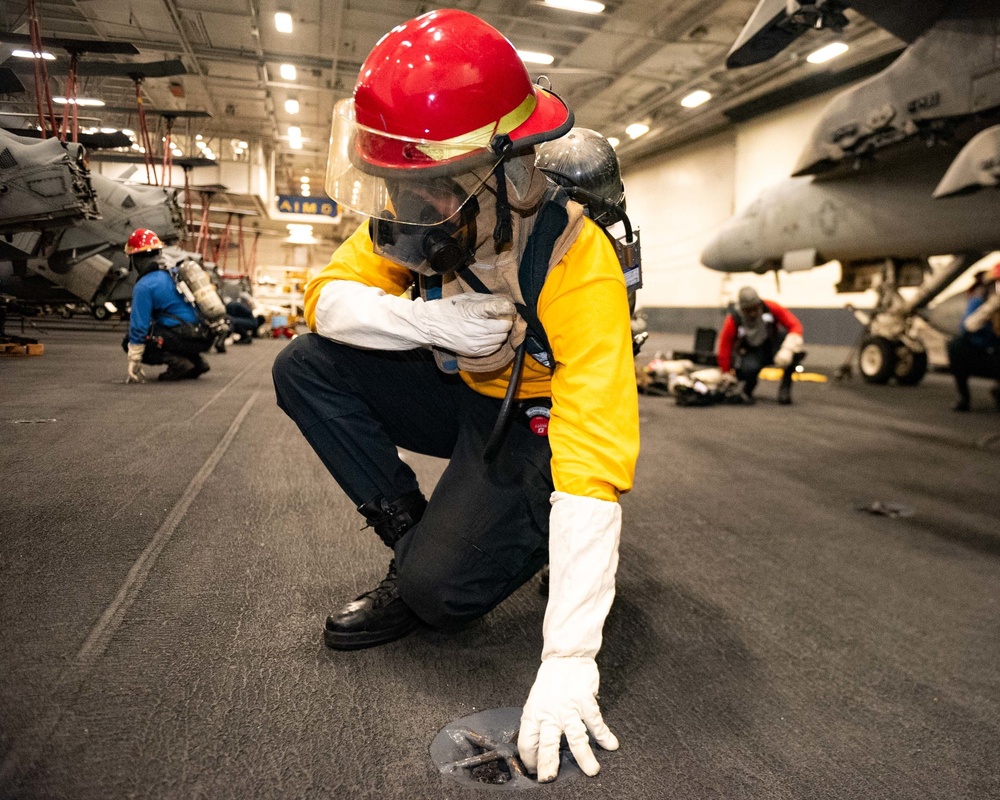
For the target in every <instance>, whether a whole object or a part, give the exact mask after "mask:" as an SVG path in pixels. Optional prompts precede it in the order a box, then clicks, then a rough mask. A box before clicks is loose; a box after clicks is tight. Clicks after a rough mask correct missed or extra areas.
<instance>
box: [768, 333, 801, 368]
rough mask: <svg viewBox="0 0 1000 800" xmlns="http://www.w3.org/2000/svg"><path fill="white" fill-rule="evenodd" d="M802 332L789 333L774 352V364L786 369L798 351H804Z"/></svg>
mask: <svg viewBox="0 0 1000 800" xmlns="http://www.w3.org/2000/svg"><path fill="white" fill-rule="evenodd" d="M802 344H803V341H802V334H800V333H789V334H787V335H786V336H785V338H784V339H783V340H782V342H781V347H780V348H779V349H778V352H777V353H775V354H774V365H775V366H776V367H781V368H782V369H784V368H785V367H788V366H790V365H791V363H792V360H793V359H794V358H795V354H796V353H801V352H802Z"/></svg>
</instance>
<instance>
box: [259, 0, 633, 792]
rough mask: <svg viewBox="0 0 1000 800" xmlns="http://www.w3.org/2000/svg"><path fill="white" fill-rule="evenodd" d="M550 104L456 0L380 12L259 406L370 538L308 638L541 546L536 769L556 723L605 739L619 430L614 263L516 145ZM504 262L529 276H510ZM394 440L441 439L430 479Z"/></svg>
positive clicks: (479, 590) (542, 134) (625, 412)
mask: <svg viewBox="0 0 1000 800" xmlns="http://www.w3.org/2000/svg"><path fill="white" fill-rule="evenodd" d="M572 124H573V115H572V113H571V112H570V111H569V110H568V109H567V108H566V106H565V105H564V104H563V102H562V101H561V100H560V99H559V98H558V97H557V96H556V95H554V94H552V93H551V92H550V91H547V90H546V89H543V88H542V87H540V86H537V85H534V84H533V83H532V82H531V80H530V79H529V77H528V74H527V72H526V70H525V68H524V65H523V64H522V62H521V60H520V59H519V57H518V56H517V53H516V51H515V49H514V47H513V45H512V44H511V43H510V42H509V41H507V40H506V39H505V38H504V37H503V36H502V35H501V34H500V33H499V32H498V31H496V30H495V29H494V28H492V27H490V26H489V25H487V24H486V23H485V22H483V21H482V20H480V19H478V18H476V17H475V16H472V15H470V14H468V13H465V12H462V11H454V10H447V11H433V12H430V13H427V14H424V15H422V16H420V17H418V18H416V19H414V20H411V21H409V22H407V23H405V24H403V25H400V26H398V27H396V28H394V29H393V30H392V31H390V32H389V33H388V34H386V36H384V37H383V38H382V39H381V40H380V41H379V42H378V44H376V46H375V48H374V49H373V50H372V52H371V54H370V55H369V56H368V58H367V60H366V61H365V62H364V64H363V65H362V67H361V72H360V75H359V78H358V82H357V85H356V87H355V90H354V95H353V97H352V98H349V99H347V100H344V101H341V102H339V103H338V104H337V105H336V107H335V110H334V120H333V128H332V133H331V144H330V157H329V162H328V167H327V181H326V188H327V192H328V193H329V194H330V195H331V197H333V198H334V199H335V200H337V202H339V203H341V204H343V205H344V206H346V207H348V208H350V209H353V210H355V211H358V212H360V213H363V214H364V215H366V216H367V217H368V222H367V223H366V224H364V225H362V226H361V227H360V228H359V229H358V230H357V231H356V232H355V233H354V234H353V235H351V236H350V237H349V238H348V239H347V241H345V242H344V244H343V245H341V246H340V247H339V248H338V249H337V251H336V252H335V253H334V255H333V258H332V260H331V262H330V264H329V265H328V266H327V267H326V268H325V269H324V270H323V271H322V272H321V273H320V274H319V275H318V276H317V277H316V278H314V279H313V280H312V281H311V282H310V284H309V285H308V287H307V289H306V298H305V316H306V319H307V321H308V323H309V325H310V327H311V328H312V330H313V331H314V333H310V334H307V335H304V336H300V337H298V338H297V339H296V340H294V341H293V342H291V343H290V344H289V346H288V347H286V348H285V350H283V351H282V353H281V354H279V356H278V358H277V359H276V361H275V364H274V370H273V374H274V382H275V389H276V394H277V399H278V404H279V406H280V407H281V408H282V409H283V410H285V412H286V413H287V414H288V415H289V416H290V417H291V418H292V419H293V420H294V421H295V422H296V424H297V425H298V426H299V428H300V430H301V431H302V433H303V434H304V436H305V437H306V439H307V440H308V441H309V443H310V445H311V446H312V447H313V449H314V450H315V451H316V453H317V454H318V455H319V457H320V459H321V460H322V461H323V463H324V465H325V466H326V467H327V469H328V470H329V471H330V473H331V474H332V475H333V477H334V478H335V479H336V481H337V482H338V483H339V484H340V486H341V487H342V489H343V490H344V491H345V492H346V493H347V495H348V496H349V497H350V499H351V501H352V502H353V503H354V504H355V505H356V506H357V508H358V510H359V511H360V512H361V514H362V515H363V516H364V517H365V518H366V519H367V521H368V523H369V525H370V526H371V527H372V528H373V529H374V532H375V533H376V534H378V535H379V537H380V538H381V539H382V541H383V542H384V543H385V544H386V545H387V546H388V547H390V548H391V549H392V551H393V553H392V556H393V558H392V560H391V561H390V566H389V571H388V574H387V575H386V577H385V578H384V579H383V580H382V581H381V583H379V584H378V586H377V587H376V588H374V589H372V590H371V591H369V592H366V593H365V594H363V595H361V596H360V597H358V598H357V599H355V600H354V601H352V602H350V603H348V604H347V605H345V606H344V607H343V608H341V609H340V610H339V611H337V612H335V613H334V614H332V615H331V616H330V617H328V618H327V622H326V627H325V631H324V638H325V641H326V644H327V645H328V646H330V647H332V648H335V649H341V650H350V649H356V648H362V647H370V646H374V645H380V644H384V643H387V642H390V641H393V640H395V639H399V638H400V637H402V636H405V635H407V634H409V633H410V632H411V631H414V630H415V629H417V628H419V627H422V626H432V627H435V628H439V629H448V628H451V627H455V626H457V625H461V624H463V623H465V622H467V621H469V620H472V619H475V618H477V617H480V616H482V615H484V614H486V613H487V612H488V611H490V610H491V609H492V608H493V607H495V606H496V605H497V604H499V603H500V602H502V601H503V600H504V599H505V598H506V597H508V596H509V595H510V594H511V593H512V592H513V591H514V590H515V589H517V587H518V586H520V585H521V584H523V583H524V582H525V581H527V580H528V579H529V578H530V577H531V576H532V575H534V574H535V573H536V572H537V571H538V570H539V569H540V568H541V567H542V566H543V565H544V564H545V563H546V562H548V563H549V564H550V583H549V597H548V601H547V602H548V605H547V608H546V612H545V618H544V623H543V639H544V643H543V648H542V653H541V666H540V668H539V669H538V673H537V676H536V679H535V682H534V686H533V687H532V688H531V691H530V693H529V695H528V699H527V702H526V703H525V706H524V711H523V714H522V717H521V728H520V735H519V740H518V747H519V750H520V753H521V756H522V758H523V760H524V762H525V764H526V766H527V767H528V769H529V771H531V772H536V771H537V775H538V778H539V780H541V781H549V780H553V779H554V778H555V777H556V773H557V771H558V769H559V742H560V737H561V736H562V735H563V734H565V735H566V737H567V740H568V742H569V745H570V748H571V750H572V752H573V754H574V756H575V758H576V760H577V762H578V764H579V765H580V767H581V768H582V769H583V771H584V772H585V773H587V774H588V775H594V774H596V773H597V771H598V770H599V769H600V766H599V764H598V762H597V759H596V757H595V756H594V754H593V751H592V750H591V748H590V745H589V743H588V735H587V731H588V729H589V731H590V733H591V734H593V736H594V739H595V740H596V741H597V743H598V744H599V745H600V746H601V747H603V748H604V749H608V750H613V749H615V748H617V747H618V741H617V739H616V738H615V736H614V734H612V733H611V731H610V730H609V729H608V727H607V726H606V725H605V723H604V721H603V719H602V716H601V711H600V709H599V707H598V703H597V692H598V686H599V674H598V669H597V664H596V662H595V656H596V655H597V652H598V650H599V648H600V646H601V638H602V629H603V625H604V620H605V617H606V615H607V613H608V611H609V609H610V607H611V604H612V600H613V598H614V594H615V572H616V568H617V563H618V541H619V535H620V530H621V508H620V506H619V504H618V499H619V496H620V495H621V494H622V493H624V492H627V491H628V490H629V489H630V488H631V486H632V480H633V476H634V470H635V462H636V458H637V456H638V450H639V422H638V401H637V393H636V385H635V378H634V367H633V358H632V335H631V327H630V314H629V304H628V295H627V290H626V284H625V280H624V277H623V273H622V267H621V265H620V264H619V261H618V258H617V257H616V255H615V251H614V248H613V247H612V245H611V244H610V242H609V240H608V238H607V237H606V236H605V235H604V233H603V232H602V231H601V229H600V228H599V227H598V226H597V225H596V224H594V223H593V222H592V221H591V220H589V219H587V218H585V216H584V215H583V210H582V207H581V206H579V205H577V204H576V203H574V202H572V201H569V200H568V198H567V196H566V195H565V193H564V192H563V190H562V189H560V188H559V187H558V186H557V185H556V184H555V183H554V182H552V181H550V180H548V179H547V178H546V177H545V175H544V173H543V172H542V171H541V170H539V169H536V168H535V156H534V152H533V147H534V145H536V144H539V143H541V142H544V141H548V140H551V139H555V138H558V137H560V136H562V135H564V134H565V133H566V132H568V131H569V130H570V128H571V127H572ZM528 268H530V269H528ZM526 269H527V271H531V270H534V274H536V275H539V276H541V278H542V279H543V280H544V282H543V283H542V285H541V291H540V294H538V295H537V297H535V298H534V299H533V300H532V299H529V298H530V297H531V296H532V293H531V292H530V291H529V290H528V284H527V283H526V282H524V281H523V280H522V279H523V278H524V276H525V275H526V274H527V273H526ZM529 322H532V323H534V322H537V323H539V324H540V325H533V327H531V328H529ZM539 327H540V328H543V329H544V336H543V337H541V338H547V343H544V344H547V346H540V343H539V337H538V336H537V335H536V334H537V331H538V329H539ZM532 330H533V331H534V333H532V332H531V331H532ZM398 448H404V449H407V450H411V451H415V452H419V453H424V454H428V455H432V456H437V457H442V458H447V459H449V464H448V466H447V468H446V469H445V470H444V473H443V474H442V476H441V478H440V479H439V480H438V482H437V485H436V487H435V488H434V492H433V494H432V495H431V497H430V498H429V499H426V498H425V496H424V494H423V492H422V491H421V488H420V486H419V485H418V482H417V478H416V476H415V475H414V472H413V470H412V469H411V468H410V467H409V466H408V465H407V464H406V463H405V461H403V460H402V459H401V458H400V457H399V452H398Z"/></svg>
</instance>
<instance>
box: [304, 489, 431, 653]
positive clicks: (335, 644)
mask: <svg viewBox="0 0 1000 800" xmlns="http://www.w3.org/2000/svg"><path fill="white" fill-rule="evenodd" d="M426 507H427V501H426V500H425V499H424V496H423V495H422V494H421V493H420V491H419V490H415V491H413V492H409V493H407V494H405V495H403V496H402V497H401V498H399V499H398V500H396V501H395V502H393V503H390V502H388V501H387V500H385V499H384V498H379V499H377V500H373V501H371V502H369V503H365V504H364V505H362V506H361V507H359V509H358V510H359V511H360V512H361V513H362V514H364V515H365V517H366V518H367V519H368V522H369V523H370V524H371V526H372V527H373V528H375V533H377V534H378V535H379V537H380V538H381V539H382V541H383V542H385V544H386V545H387V546H388V547H394V546H395V544H396V542H398V541H399V540H400V539H402V538H403V536H404V535H405V534H406V532H407V531H408V530H409V529H410V528H412V527H413V526H414V525H416V524H417V522H419V521H420V518H421V517H422V516H423V513H424V509H425V508H426ZM419 626H420V618H419V617H417V615H416V614H414V613H413V612H412V611H411V610H410V608H409V606H407V605H406V603H404V602H403V600H402V598H400V596H399V590H398V588H397V575H396V560H395V559H393V560H392V561H390V562H389V572H388V573H387V574H386V576H385V578H383V579H382V581H381V582H380V583H379V585H378V586H376V587H375V588H374V589H372V590H371V591H369V592H365V593H364V594H362V595H361V596H359V597H357V598H355V599H354V600H352V601H351V602H350V603H348V604H347V605H345V606H344V607H343V608H342V609H340V611H338V612H336V613H335V614H332V615H330V616H329V617H327V618H326V629H325V630H324V631H323V639H324V641H325V642H326V645H327V647H332V648H334V649H335V650H360V649H361V648H363V647H374V646H375V645H379V644H386V643H387V642H393V641H395V640H396V639H401V638H402V637H404V636H406V634H408V633H410V632H411V631H413V630H414V629H416V628H417V627H419Z"/></svg>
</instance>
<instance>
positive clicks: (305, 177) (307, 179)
mask: <svg viewBox="0 0 1000 800" xmlns="http://www.w3.org/2000/svg"><path fill="white" fill-rule="evenodd" d="M299 180H300V181H301V182H302V183H309V176H308V175H303V176H302V177H301V178H299Z"/></svg>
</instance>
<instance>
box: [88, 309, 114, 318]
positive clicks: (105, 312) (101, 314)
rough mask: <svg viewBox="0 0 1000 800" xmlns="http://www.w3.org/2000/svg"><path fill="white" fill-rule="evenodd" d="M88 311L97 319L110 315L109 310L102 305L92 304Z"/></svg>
mask: <svg viewBox="0 0 1000 800" xmlns="http://www.w3.org/2000/svg"><path fill="white" fill-rule="evenodd" d="M90 313H91V314H93V315H94V319H99V320H105V319H107V318H108V317H110V316H111V312H110V311H108V309H106V308H105V307H104V306H94V307H93V308H92V309H91V311H90Z"/></svg>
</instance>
